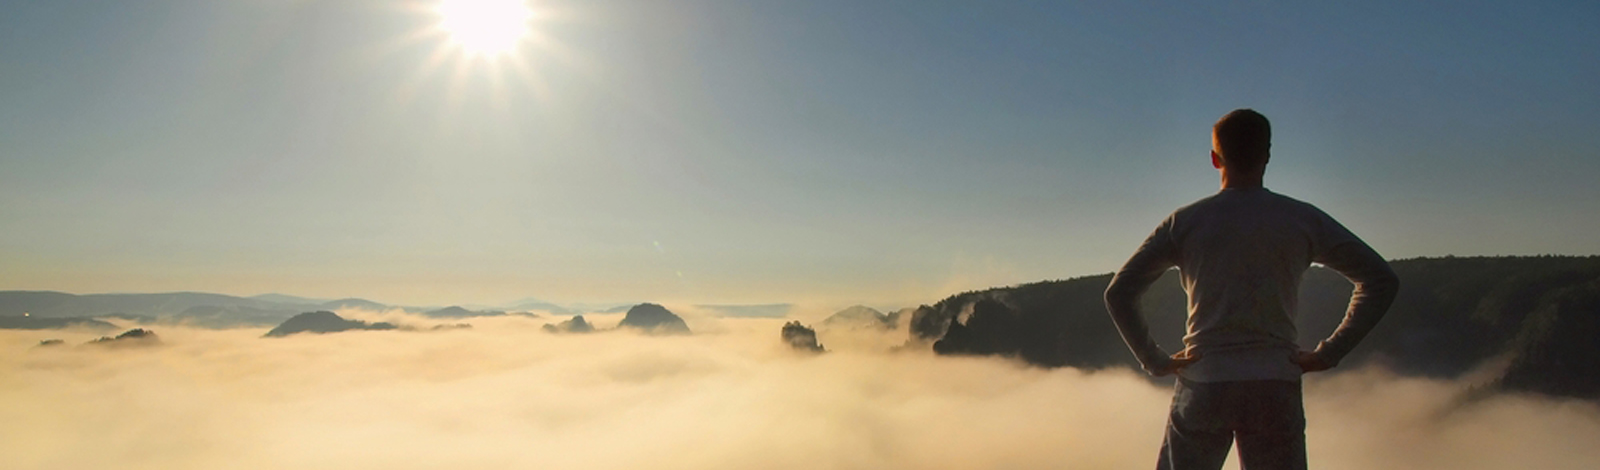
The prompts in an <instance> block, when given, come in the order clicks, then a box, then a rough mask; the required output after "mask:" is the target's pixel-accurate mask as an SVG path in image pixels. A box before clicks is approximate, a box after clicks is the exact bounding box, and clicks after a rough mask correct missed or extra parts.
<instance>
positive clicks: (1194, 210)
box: [1171, 189, 1328, 222]
mask: <svg viewBox="0 0 1600 470" xmlns="http://www.w3.org/2000/svg"><path fill="white" fill-rule="evenodd" d="M1240 208H1249V210H1250V212H1254V213H1256V214H1257V215H1264V214H1271V213H1276V214H1279V215H1302V216H1310V217H1328V215H1327V213H1325V212H1323V211H1322V209H1320V208H1318V207H1317V206H1316V205H1314V204H1311V203H1309V202H1305V201H1301V200H1299V199H1295V198H1293V197H1289V196H1285V195H1283V194H1279V193H1276V192H1272V191H1269V190H1267V189H1245V190H1235V189H1224V190H1222V191H1218V192H1217V193H1216V194H1212V195H1210V196H1206V197H1203V198H1200V199H1199V200H1196V201H1194V202H1191V203H1189V204H1187V205H1184V206H1182V207H1179V208H1177V209H1176V210H1174V211H1172V216H1171V219H1172V220H1173V221H1175V222H1176V221H1179V220H1182V219H1189V218H1193V217H1196V216H1200V217H1204V216H1205V215H1207V214H1211V213H1216V212H1238V211H1237V209H1240Z"/></svg>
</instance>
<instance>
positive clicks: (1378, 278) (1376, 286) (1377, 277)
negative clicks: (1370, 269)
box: [1366, 263, 1400, 295]
mask: <svg viewBox="0 0 1600 470" xmlns="http://www.w3.org/2000/svg"><path fill="white" fill-rule="evenodd" d="M1366 283H1370V284H1371V287H1370V289H1371V290H1373V291H1376V292H1387V293H1390V294H1391V295H1392V294H1394V293H1397V292H1400V276H1399V275H1397V274H1395V273H1394V269H1393V268H1390V267H1389V264H1388V263H1384V265H1383V269H1379V270H1378V271H1377V272H1376V273H1373V275H1372V278H1371V279H1369V280H1367V282H1366Z"/></svg>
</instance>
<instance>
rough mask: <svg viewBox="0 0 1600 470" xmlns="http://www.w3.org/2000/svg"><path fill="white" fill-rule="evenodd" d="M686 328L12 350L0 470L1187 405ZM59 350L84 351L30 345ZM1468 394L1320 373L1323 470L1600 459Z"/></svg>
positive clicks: (598, 453)
mask: <svg viewBox="0 0 1600 470" xmlns="http://www.w3.org/2000/svg"><path fill="white" fill-rule="evenodd" d="M341 313H343V314H345V315H347V316H355V317H358V318H366V319H370V320H390V321H401V322H404V323H410V324H415V325H426V324H427V323H428V320H424V319H421V318H409V317H404V316H401V315H400V314H397V313H389V314H366V315H364V316H363V314H360V313H352V312H341ZM597 320H599V321H598V323H600V324H602V325H605V324H606V322H608V321H609V322H611V323H613V324H614V323H615V321H616V320H617V319H616V318H606V317H602V318H599V319H597ZM689 320H690V326H691V327H692V328H694V329H695V331H696V334H695V335H693V336H679V337H651V336H642V335H637V334H632V333H624V332H606V333H597V334H590V335H554V334H547V333H544V332H542V331H540V329H539V327H540V326H541V325H543V324H545V323H546V322H547V321H550V320H548V319H535V318H520V317H496V318H476V319H471V320H469V321H470V323H472V324H473V325H474V327H473V328H471V329H464V330H449V331H433V332H420V331H419V332H406V331H355V332H345V333H337V334H327V335H296V336H291V337H287V338H276V339H263V338H261V335H262V333H264V332H265V329H234V330H206V329H197V328H184V327H175V326H160V325H157V326H152V327H151V328H153V329H154V330H155V331H156V332H157V333H158V334H159V335H160V338H161V340H162V343H163V344H162V345H161V346H156V347H148V348H102V347H88V346H78V344H79V343H83V342H84V341H87V340H89V339H91V338H93V337H95V336H98V335H99V334H98V333H92V332H87V331H17V330H7V331H0V467H3V468H6V469H13V470H22V469H65V468H119V469H217V468H230V469H284V468H296V469H362V468H374V469H408V468H544V469H754V468H759V469H791V468H792V469H1036V468H1037V469H1044V468H1072V469H1128V468H1150V467H1153V465H1154V462H1155V453H1156V450H1157V448H1158V447H1159V445H1160V439H1161V432H1162V429H1163V426H1164V422H1165V419H1166V410H1167V407H1168V401H1169V399H1170V397H1171V391H1170V389H1168V388H1166V387H1164V386H1160V385H1155V384H1152V383H1151V382H1149V381H1147V380H1144V379H1143V378H1141V377H1140V376H1138V375H1136V374H1135V373H1134V372H1132V371H1125V370H1113V371H1102V372H1094V373H1089V372H1083V371H1079V370H1073V369H1055V370H1046V369H1039V368H1033V367H1027V366H1024V365H1021V364H1018V363H1016V362H1012V361H1007V360H1003V359H994V358H951V357H937V356H934V355H931V354H929V353H926V352H915V351H912V352H888V351H887V347H886V345H888V344H893V343H895V342H897V341H898V340H899V339H900V338H904V336H903V335H904V333H903V332H900V333H899V336H898V338H894V337H868V338H863V337H860V336H862V335H868V336H872V335H880V334H879V333H874V332H870V331H869V332H863V331H851V332H828V331H824V332H822V335H821V338H822V341H823V343H824V344H826V345H827V346H828V347H829V349H832V350H833V351H832V352H830V353H827V354H823V355H808V354H800V353H796V352H794V351H790V350H788V349H787V348H786V347H785V346H784V345H783V344H782V343H781V342H780V340H779V328H780V326H781V324H782V323H783V320H774V319H717V318H710V317H691V318H690V319H689ZM884 335H894V333H888V334H884ZM46 338H60V339H64V340H66V342H67V343H68V345H67V346H58V347H51V348H39V347H36V346H35V345H37V344H38V342H39V341H40V340H42V339H46ZM1466 388H1467V387H1465V386H1464V385H1463V384H1462V383H1457V382H1451V381H1438V380H1424V379H1411V378H1398V377H1394V376H1392V375H1388V374H1386V373H1384V372H1383V371H1381V370H1376V369H1372V370H1355V371H1344V372H1342V373H1339V374H1334V375H1322V376H1311V377H1308V378H1307V381H1306V408H1307V410H1306V411H1307V415H1308V419H1309V421H1310V428H1309V431H1308V437H1307V439H1308V446H1309V448H1310V454H1311V462H1312V466H1313V467H1314V468H1319V469H1373V468H1421V469H1427V468H1441V469H1442V468H1450V469H1507V468H1539V469H1580V468H1581V469H1588V468H1593V466H1594V463H1595V462H1600V445H1596V444H1597V443H1600V407H1597V406H1596V405H1595V404H1594V403H1592V402H1583V401H1559V400H1551V399H1544V398H1537V397H1529V396H1498V397H1491V398H1487V399H1480V400H1465V399H1463V396H1464V393H1463V392H1464V390H1465V389H1466ZM1229 466H1230V467H1231V468H1237V467H1236V464H1235V463H1230V464H1229Z"/></svg>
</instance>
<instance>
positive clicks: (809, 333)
mask: <svg viewBox="0 0 1600 470" xmlns="http://www.w3.org/2000/svg"><path fill="white" fill-rule="evenodd" d="M783 342H784V343H785V344H788V345H789V347H791V348H794V349H795V350H796V351H805V352H814V353H820V352H825V351H827V350H826V349H823V348H822V343H818V342H817V332H816V330H812V329H811V328H807V327H806V326H805V325H802V324H800V322H798V321H792V322H789V323H785V324H783Z"/></svg>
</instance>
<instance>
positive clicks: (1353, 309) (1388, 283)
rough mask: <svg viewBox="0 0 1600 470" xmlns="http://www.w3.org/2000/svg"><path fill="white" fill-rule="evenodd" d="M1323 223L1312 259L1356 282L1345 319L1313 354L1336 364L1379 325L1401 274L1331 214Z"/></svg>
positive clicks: (1395, 292)
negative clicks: (1321, 232)
mask: <svg viewBox="0 0 1600 470" xmlns="http://www.w3.org/2000/svg"><path fill="white" fill-rule="evenodd" d="M1323 227H1324V230H1323V232H1324V233H1323V234H1322V235H1321V237H1319V238H1320V240H1321V242H1320V243H1318V245H1319V246H1318V249H1317V250H1316V251H1317V253H1316V255H1315V256H1314V257H1313V261H1315V262H1317V263H1321V264H1322V265H1324V266H1327V267H1328V268H1330V269H1333V270H1334V271H1337V272H1338V273H1339V274H1341V275H1343V276H1344V277H1345V278H1346V279H1349V280H1350V282H1351V283H1352V284H1355V290H1353V291H1352V292H1351V293H1350V305H1349V306H1348V307H1347V308H1346V309H1345V314H1344V321H1342V322H1340V323H1339V327H1338V328H1337V329H1334V331H1333V334H1332V335H1329V336H1328V339H1325V340H1323V341H1322V342H1321V343H1320V344H1318V345H1317V350H1316V354H1317V355H1318V356H1320V357H1321V359H1322V360H1323V361H1324V362H1327V363H1328V365H1338V364H1339V361H1341V360H1343V359H1344V357H1345V356H1346V355H1348V354H1350V350H1352V349H1355V347H1356V344H1358V343H1360V342H1361V339H1362V338H1365V337H1366V336H1367V333H1370V332H1371V331H1372V328H1373V327H1375V326H1377V325H1378V320H1381V319H1383V314H1384V313H1385V312H1387V311H1388V310H1389V305H1390V304H1392V303H1394V298H1395V295H1396V294H1397V293H1399V291H1400V278H1399V277H1398V276H1395V274H1394V270H1392V269H1390V268H1389V262H1387V261H1384V259H1383V256H1381V255H1379V254H1378V252H1376V251H1373V249H1372V247H1369V246H1367V244H1366V243H1365V242H1362V241H1361V239H1360V238H1357V237H1356V236H1355V235H1354V234H1351V233H1350V231H1349V230H1346V229H1345V228H1344V227H1343V226H1341V225H1339V223H1338V222H1336V221H1334V220H1333V219H1332V218H1331V217H1330V218H1327V220H1326V223H1325V224H1324V226H1323Z"/></svg>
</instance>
